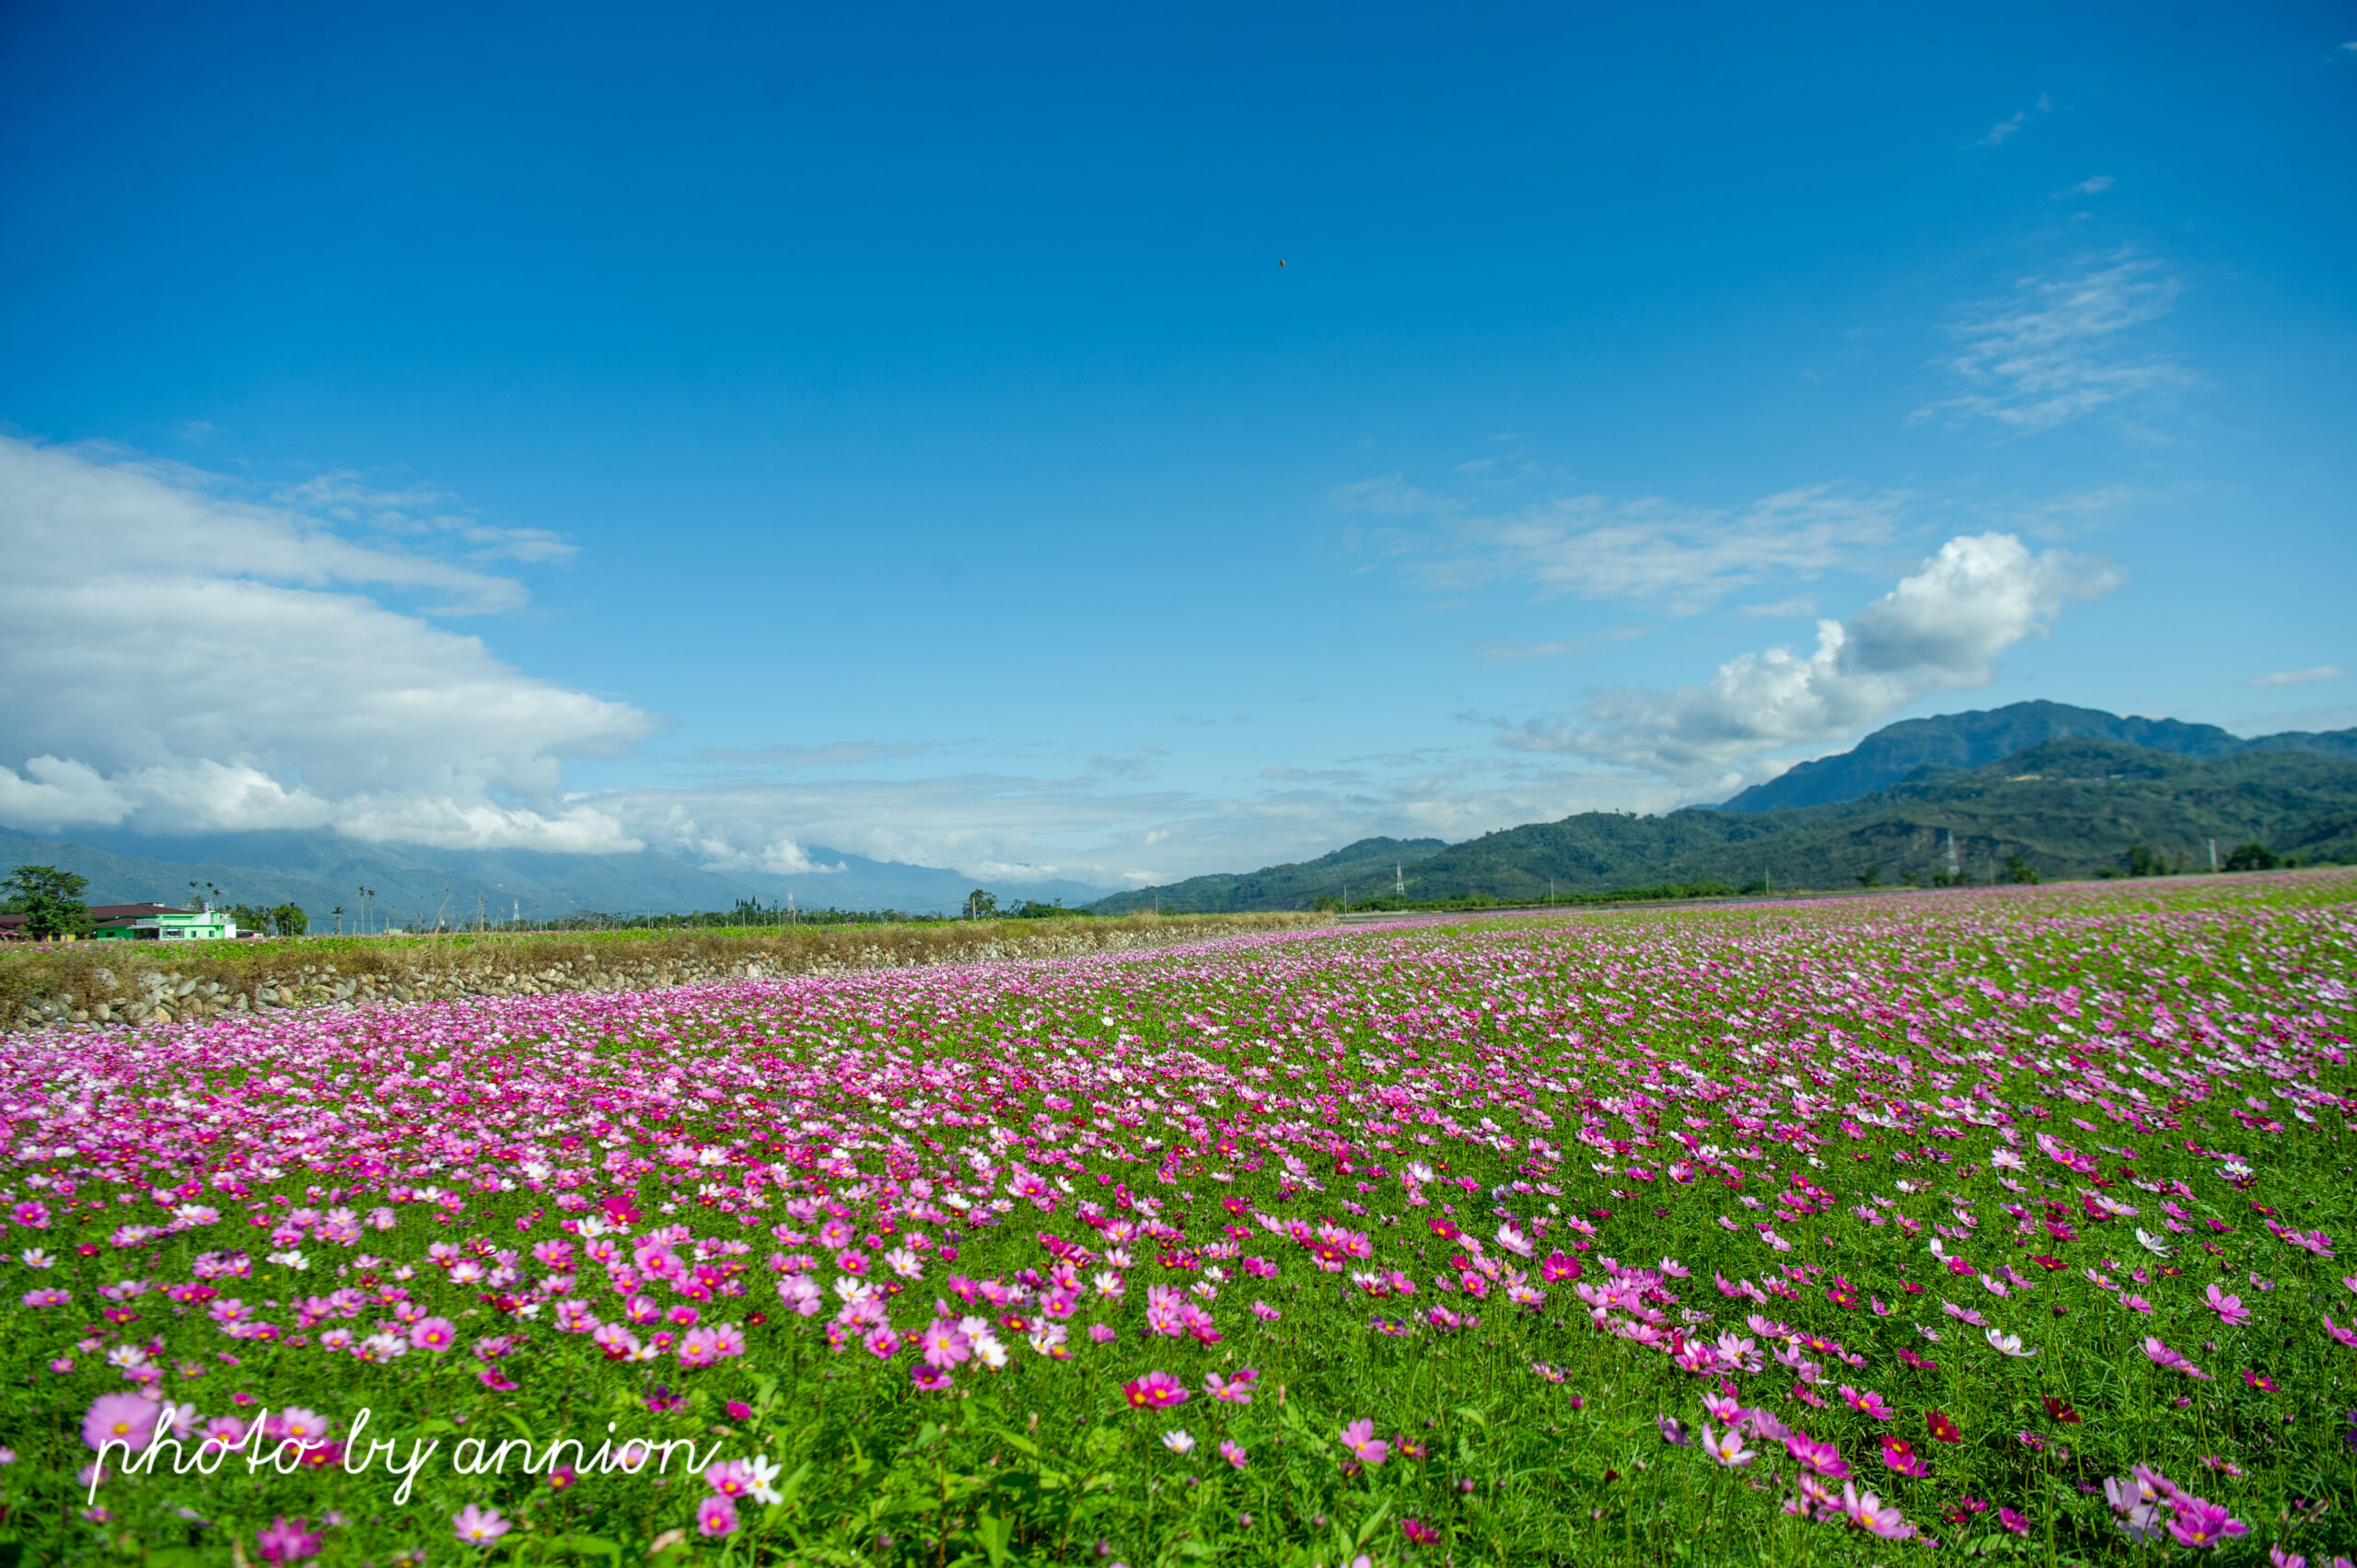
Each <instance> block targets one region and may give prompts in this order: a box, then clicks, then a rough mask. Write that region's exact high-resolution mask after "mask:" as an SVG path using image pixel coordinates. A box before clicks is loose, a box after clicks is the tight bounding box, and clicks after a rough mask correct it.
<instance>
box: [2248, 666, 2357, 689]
mask: <svg viewBox="0 0 2357 1568" xmlns="http://www.w3.org/2000/svg"><path fill="white" fill-rule="evenodd" d="M2348 673H2349V671H2348V670H2347V669H2345V668H2342V667H2341V666H2340V665H2337V664H2318V665H2311V666H2309V667H2308V668H2305V669H2279V670H2275V671H2273V672H2272V673H2270V674H2267V675H2254V676H2252V677H2251V678H2250V679H2248V680H2247V681H2245V682H2243V684H2244V685H2246V686H2305V685H2307V684H2308V683H2309V682H2310V681H2312V680H2338V679H2340V678H2341V677H2342V676H2344V675H2347V674H2348Z"/></svg>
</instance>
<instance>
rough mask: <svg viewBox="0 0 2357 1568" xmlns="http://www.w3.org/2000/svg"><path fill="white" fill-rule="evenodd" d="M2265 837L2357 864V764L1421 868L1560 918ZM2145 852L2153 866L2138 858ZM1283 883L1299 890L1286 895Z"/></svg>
mask: <svg viewBox="0 0 2357 1568" xmlns="http://www.w3.org/2000/svg"><path fill="white" fill-rule="evenodd" d="M2254 830H2256V831H2257V833H2258V836H2260V837H2261V838H2263V839H2264V840H2265V842H2268V843H2270V844H2272V845H2275V846H2277V852H2278V853H2279V854H2283V855H2284V856H2285V859H2286V861H2287V863H2288V861H2289V859H2290V858H2291V857H2292V856H2293V855H2296V856H2297V857H2298V858H2299V859H2300V860H2302V861H2303V862H2304V863H2305V864H2307V865H2319V864H2328V863H2332V862H2351V861H2357V758H2351V757H2343V756H2334V755H2326V754H2323V753H2321V752H2317V751H2310V750H2264V749H2251V750H2247V751H2237V752H2235V753H2234V754H2232V755H2227V756H2216V757H2195V756H2180V755H2177V754H2174V753H2169V752H2163V751H2154V750H2148V749H2142V748H2140V747H2134V746H2124V745H2119V744H2116V743H2113V742H2107V741H2097V740H2070V739H2066V740H2049V741H2046V742H2043V743H2042V744H2039V745H2038V746H2034V747H2031V748H2029V749H2026V750H2023V751H2019V752H2016V753H2014V755H2012V756H2010V757H2007V758H2005V759H2004V760H2003V761H2000V762H1997V763H1995V764H1993V765H1991V766H1989V767H1985V768H1980V769H1976V770H1972V771H1969V772H1964V771H1947V772H1937V773H1934V774H1930V775H1927V776H1923V777H1919V778H1913V779H1909V780H1906V781H1904V782H1901V783H1899V784H1892V785H1890V786H1888V787H1887V788H1884V789H1881V790H1878V791H1876V792H1875V793H1874V794H1871V795H1867V796H1862V797H1860V798H1858V799H1855V800H1847V801H1840V802H1837V803H1834V804H1829V805H1821V806H1807V807H1791V808H1786V809H1782V810H1775V811H1762V812H1736V811H1716V810H1709V809H1701V808H1696V809H1689V810H1682V811H1673V812H1670V813H1668V814H1666V815H1665V816H1660V817H1639V816H1635V815H1632V814H1630V813H1626V812H1613V811H1590V812H1583V813H1581V814H1579V815H1577V816H1573V817H1566V818H1563V819H1561V820H1560V821H1555V822H1535V823H1530V824H1527V825H1525V826H1523V827H1519V828H1510V829H1506V830H1502V831H1499V832H1494V833H1486V834H1483V835H1482V836H1481V837H1480V838H1477V839H1470V840H1468V841H1467V842H1463V843H1458V844H1451V845H1448V846H1447V847H1446V848H1444V849H1442V850H1439V851H1438V852H1436V853H1431V854H1425V855H1423V856H1422V859H1421V860H1418V861H1410V862H1408V865H1409V889H1410V898H1411V900H1413V901H1414V902H1415V904H1416V906H1417V907H1422V908H1444V907H1446V908H1470V907H1478V905H1477V904H1476V902H1475V900H1480V899H1484V898H1486V899H1488V900H1491V901H1492V903H1496V904H1538V903H1544V902H1546V901H1547V900H1548V896H1549V893H1550V889H1552V890H1553V893H1554V895H1555V897H1556V899H1557V900H1558V901H1559V902H1560V901H1562V900H1563V897H1564V896H1565V895H1571V894H1581V893H1598V892H1614V891H1619V892H1620V893H1622V895H1623V896H1627V897H1633V896H1635V895H1636V894H1637V893H1638V892H1639V890H1641V889H1650V888H1657V887H1662V886H1666V885H1676V884H1680V883H1702V882H1718V883H1724V884H1725V885H1727V886H1729V887H1746V888H1749V887H1755V886H1756V887H1759V888H1761V889H1766V888H1768V887H1771V886H1772V887H1773V888H1775V889H1778V890H1782V891H1799V890H1805V889H1833V888H1847V887H1851V886H1853V885H1857V884H1858V882H1859V878H1860V877H1863V876H1864V874H1865V871H1866V869H1867V867H1869V866H1874V867H1876V868H1878V871H1879V875H1880V877H1882V879H1883V880H1884V881H1886V882H1887V881H1888V880H1889V879H1891V878H1892V877H1897V878H1898V880H1900V881H1902V882H1903V881H1905V880H1906V878H1907V877H1908V876H1909V875H1910V873H1911V874H1913V875H1915V876H1916V877H1919V878H1920V879H1921V880H1922V882H1923V883H1924V884H1926V885H1928V886H1931V887H1935V888H1938V887H1950V886H1975V885H1980V886H1985V885H1987V884H1989V883H1991V882H1995V881H1997V880H1999V879H2000V877H2001V875H2002V868H2003V866H2004V865H2005V864H2006V861H2007V858H2008V857H2009V856H2011V857H2017V858H2019V859H2020V860H2022V861H2024V862H2025V863H2026V864H2029V865H2035V866H2037V867H2038V871H2039V874H2040V875H2041V876H2042V877H2047V878H2049V879H2052V878H2064V879H2073V878H2083V877H2096V876H2098V875H2100V874H2101V873H2102V872H2104V871H2106V870H2107V869H2118V868H2119V867H2120V866H2122V865H2123V864H2125V865H2128V866H2129V873H2130V875H2131V876H2157V875H2161V874H2163V873H2164V872H2166V871H2167V870H2169V869H2171V868H2172V867H2173V866H2176V867H2181V866H2182V865H2186V864H2189V863H2190V862H2191V861H2192V860H2193V858H2194V857H2195V856H2197V855H2203V854H2206V845H2207V841H2208V840H2210V839H2212V838H2217V839H2219V840H2221V841H2222V842H2223V841H2224V840H2225V839H2227V838H2229V837H2232V838H2233V839H2235V841H2236V842H2240V841H2241V840H2242V839H2245V838H2248V837H2251V836H2252V835H2253V833H2254ZM1370 842H1375V841H1370ZM1951 843H1953V845H1954V847H1955V850H1956V858H1957V862H1958V865H1957V869H1956V872H1955V873H1953V874H1951V873H1950V872H1949V871H1948V869H1947V864H1948V861H1947V855H1948V849H1949V846H1950V844H1951ZM2140 846H2141V851H2142V858H2133V857H2135V856H2137V854H2138V848H2139V847H2140ZM1355 848H1356V846H1353V849H1355ZM1338 853H1340V854H1350V853H1352V852H1347V851H1346V852H1338ZM2123 855H2127V856H2130V857H2131V860H2129V861H2123ZM1357 864H1358V869H1357V870H1356V871H1354V872H1353V874H1352V875H1351V877H1349V878H1348V880H1349V881H1350V883H1351V884H1352V896H1351V899H1350V904H1351V907H1352V908H1353V909H1358V908H1362V907H1375V900H1370V899H1369V898H1368V897H1367V894H1368V893H1370V892H1372V891H1374V890H1375V889H1376V886H1377V885H1378V884H1379V885H1380V886H1381V887H1382V888H1383V889H1385V891H1386V892H1388V889H1389V888H1390V884H1391V857H1390V856H1388V855H1386V856H1383V857H1381V858H1380V859H1379V860H1378V859H1376V858H1375V857H1372V856H1367V857H1361V859H1360V860H1359V862H1358V863H1357ZM1317 865H1318V863H1317V862H1307V863H1305V864H1304V865H1298V866H1272V867H1270V868H1269V869H1268V870H1267V871H1263V872H1256V873H1253V874H1252V875H1251V876H1248V877H1225V878H1214V877H1198V878H1196V879H1195V880H1194V881H1192V882H1187V883H1181V884H1179V887H1178V888H1175V889H1174V888H1166V889H1144V890H1142V891H1141V892H1138V893H1125V894H1122V895H1121V897H1120V902H1121V905H1122V907H1124V908H1127V907H1132V906H1133V905H1134V906H1137V907H1143V902H1144V900H1146V899H1148V898H1151V897H1155V896H1157V895H1158V896H1159V897H1161V899H1162V900H1163V903H1164V907H1165V908H1168V907H1170V906H1171V904H1172V903H1173V902H1175V901H1176V900H1177V895H1178V894H1179V892H1180V891H1181V890H1182V889H1184V890H1187V891H1188V894H1189V896H1188V898H1187V900H1186V903H1185V907H1187V908H1190V909H1203V910H1254V909H1266V910H1275V909H1306V908H1308V907H1311V904H1312V902H1313V900H1316V899H1318V898H1320V897H1327V896H1335V895H1339V894H1340V893H1341V885H1342V882H1343V881H1344V879H1345V878H1344V877H1341V875H1339V874H1338V873H1335V872H1329V871H1315V872H1313V869H1312V868H1313V867H1316V866H1317ZM1278 873H1284V874H1285V877H1284V878H1283V881H1282V884H1281V885H1280V884H1279V883H1278V881H1277V880H1276V877H1277V874H1278ZM1371 874H1372V875H1371ZM1362 878H1368V879H1366V880H1362ZM1109 903H1110V900H1108V904H1109ZM1108 904H1100V905H1098V906H1097V907H1098V908H1105V907H1108Z"/></svg>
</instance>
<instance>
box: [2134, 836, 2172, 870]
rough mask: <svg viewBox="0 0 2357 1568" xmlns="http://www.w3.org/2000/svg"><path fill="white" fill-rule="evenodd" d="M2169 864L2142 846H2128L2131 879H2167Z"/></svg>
mask: <svg viewBox="0 0 2357 1568" xmlns="http://www.w3.org/2000/svg"><path fill="white" fill-rule="evenodd" d="M2168 874H2169V867H2168V863H2167V862H2166V861H2165V860H2163V859H2162V858H2161V857H2160V856H2159V855H2157V854H2154V853H2153V852H2152V851H2151V850H2148V849H2146V848H2145V847H2144V846H2143V845H2142V844H2130V845H2129V846H2128V875H2130V876H2131V877H2165V876H2167V875H2168Z"/></svg>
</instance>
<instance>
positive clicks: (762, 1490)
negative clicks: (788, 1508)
mask: <svg viewBox="0 0 2357 1568" xmlns="http://www.w3.org/2000/svg"><path fill="white" fill-rule="evenodd" d="M745 1471H746V1474H747V1476H748V1477H749V1479H750V1481H752V1486H751V1488H750V1490H749V1492H748V1493H747V1495H748V1496H749V1497H751V1498H752V1500H753V1501H754V1502H756V1503H783V1502H784V1501H785V1493H782V1492H780V1491H779V1490H778V1489H777V1487H776V1485H775V1484H774V1483H775V1482H776V1481H777V1472H778V1467H777V1465H776V1463H775V1462H774V1461H772V1459H771V1458H770V1457H769V1456H768V1455H767V1454H760V1455H756V1456H755V1457H754V1458H749V1459H747V1460H746V1461H745Z"/></svg>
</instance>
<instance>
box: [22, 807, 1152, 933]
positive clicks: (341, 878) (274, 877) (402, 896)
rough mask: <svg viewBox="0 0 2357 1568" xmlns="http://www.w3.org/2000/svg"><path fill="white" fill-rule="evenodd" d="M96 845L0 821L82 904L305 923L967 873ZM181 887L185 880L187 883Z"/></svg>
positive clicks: (903, 903)
mask: <svg viewBox="0 0 2357 1568" xmlns="http://www.w3.org/2000/svg"><path fill="white" fill-rule="evenodd" d="M91 837H92V838H93V839H95V841H96V842H65V841H63V840H57V839H43V838H35V837H32V836H29V835H28V834H23V833H15V832H9V831H6V830H0V868H6V867H7V866H13V865H26V864H32V865H54V866H57V867H59V868H60V869H62V870H66V871H72V872H75V873H78V874H79V875H81V876H84V877H88V878H89V879H90V886H89V889H88V890H87V893H86V894H85V897H86V898H87V899H88V900H89V901H90V902H92V903H133V902H141V901H145V900H157V901H161V902H167V903H174V902H179V903H184V902H186V901H187V900H190V899H191V898H205V899H211V900H214V901H215V902H216V903H224V904H236V903H244V904H261V905H263V906H265V907H274V906H276V905H278V904H282V903H293V904H296V905H299V906H301V908H302V910H303V912H305V913H306V914H308V916H309V917H310V919H311V926H312V929H313V930H315V931H317V930H322V929H328V930H331V929H333V928H334V925H335V923H336V920H337V917H336V916H335V914H334V913H333V911H334V910H335V908H336V906H338V905H342V906H343V910H344V914H343V917H342V918H343V923H344V925H345V926H346V928H347V929H349V928H352V927H353V926H354V924H355V923H356V922H357V920H358V918H359V916H358V914H357V912H358V911H359V910H360V909H361V907H362V902H363V900H362V899H361V896H360V892H359V889H361V888H362V887H364V886H366V887H367V888H370V889H374V890H375V893H376V897H375V898H373V899H372V900H367V901H368V903H369V906H370V908H371V911H372V912H371V914H370V917H369V918H370V921H371V923H372V928H373V927H374V926H381V925H384V924H387V923H390V924H393V925H399V926H404V927H409V928H412V929H413V928H416V927H419V926H427V925H431V924H433V923H435V919H436V918H437V917H441V918H447V919H448V920H450V921H451V922H453V923H465V924H469V925H471V924H473V923H474V921H475V917H476V912H477V908H478V906H477V903H476V898H477V895H478V894H480V895H481V896H482V905H481V908H482V913H483V914H484V915H485V917H486V918H489V919H492V920H498V919H502V918H511V917H514V916H516V915H517V914H521V915H522V916H523V917H524V918H525V919H527V920H530V919H540V920H550V919H554V918H560V917H563V916H565V915H570V914H572V913H574V912H575V911H579V910H595V911H598V912H602V913H606V914H637V913H641V912H653V913H675V912H685V911H690V910H700V909H702V910H725V909H729V908H732V907H734V906H735V905H737V903H739V902H741V901H744V900H760V901H761V903H762V904H764V905H765V906H766V905H775V904H782V903H784V901H785V900H786V899H787V898H788V897H789V896H791V897H792V899H793V900H794V902H795V907H796V908H800V909H815V908H820V907H831V908H835V909H845V910H888V909H889V910H900V911H902V912H906V913H911V914H920V913H942V914H946V913H948V912H952V911H954V910H956V909H958V907H959V906H960V905H961V904H962V903H963V902H964V901H965V898H966V895H967V893H968V892H970V890H971V889H973V887H974V885H975V883H974V879H973V878H972V877H969V876H967V875H966V874H965V873H963V872H960V871H954V870H943V869H940V868H937V867H933V866H924V865H903V864H900V863H899V862H896V861H885V860H870V859H868V858H867V857H865V855H857V854H848V853H845V852H842V851H838V850H831V849H823V848H813V849H811V850H810V851H809V856H810V860H811V862H812V864H813V865H820V866H825V867H827V868H828V869H826V870H824V871H814V872H808V873H803V874H800V875H795V876H777V875H774V874H772V873H769V872H762V871H742V872H740V871H727V872H721V871H710V870H706V869H704V868H702V867H701V866H697V865H690V864H689V863H687V862H686V861H683V860H679V859H676V858H674V857H672V856H670V855H667V854H659V853H657V852H656V851H653V850H644V851H641V852H639V853H638V854H540V853H536V852H534V851H530V850H442V849H427V848H423V847H420V846H418V845H414V844H389V843H365V842H360V841H358V840H354V839H347V838H344V837H343V836H341V835H340V834H336V833H331V832H325V831H317V832H291V831H273V832H250V833H215V834H208V835H206V836H204V837H202V838H190V839H162V838H150V837H145V836H139V835H134V834H129V833H108V834H97V835H91ZM192 884H194V886H192ZM997 891H999V893H1000V894H1001V896H1002V897H1005V896H1007V895H1008V894H1009V893H1012V894H1013V895H1014V896H1016V897H1020V898H1027V899H1038V900H1041V901H1043V902H1051V901H1054V900H1063V901H1064V902H1066V903H1068V904H1074V905H1078V904H1081V903H1085V902H1086V901H1087V900H1091V899H1096V898H1101V897H1103V896H1104V892H1105V889H1103V888H1101V887H1094V886H1091V885H1089V884H1087V883H1085V882H1073V881H1049V882H1028V883H1020V884H1016V885H1014V886H1013V887H1012V888H1011V889H1010V888H1007V887H1004V886H1002V887H1001V888H1000V889H997Z"/></svg>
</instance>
